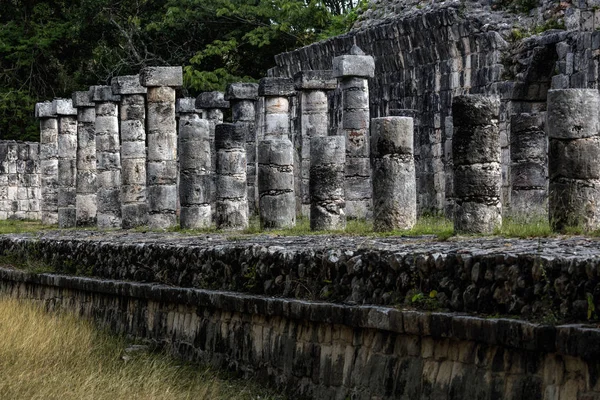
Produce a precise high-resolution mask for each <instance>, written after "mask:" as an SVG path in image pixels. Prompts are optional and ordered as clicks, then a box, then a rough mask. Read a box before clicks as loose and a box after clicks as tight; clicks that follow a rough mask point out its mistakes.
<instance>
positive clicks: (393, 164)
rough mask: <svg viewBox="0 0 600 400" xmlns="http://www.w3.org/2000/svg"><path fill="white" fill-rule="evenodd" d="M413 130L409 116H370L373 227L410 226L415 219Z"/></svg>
mask: <svg viewBox="0 0 600 400" xmlns="http://www.w3.org/2000/svg"><path fill="white" fill-rule="evenodd" d="M413 130H414V128H413V119H412V118H410V117H383V118H374V119H372V120H371V168H372V170H373V177H372V179H373V228H374V229H375V231H379V232H382V231H391V230H396V229H411V228H412V227H413V226H414V225H415V223H416V222H417V190H416V178H415V161H414V156H413Z"/></svg>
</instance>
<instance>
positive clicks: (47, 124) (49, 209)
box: [7, 102, 58, 225]
mask: <svg viewBox="0 0 600 400" xmlns="http://www.w3.org/2000/svg"><path fill="white" fill-rule="evenodd" d="M35 114H36V117H37V118H39V119H40V169H41V196H42V197H41V211H42V223H43V224H45V225H54V224H57V223H58V118H57V116H56V114H54V113H53V112H52V103H51V102H44V103H37V104H36V107H35ZM8 172H10V170H9V171H8ZM15 172H16V169H15ZM10 200H11V199H10V196H9V197H8V198H7V201H10Z"/></svg>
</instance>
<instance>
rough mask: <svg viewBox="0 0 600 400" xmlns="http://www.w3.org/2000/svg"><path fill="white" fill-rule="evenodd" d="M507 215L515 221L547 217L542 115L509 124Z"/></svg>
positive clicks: (521, 117)
mask: <svg viewBox="0 0 600 400" xmlns="http://www.w3.org/2000/svg"><path fill="white" fill-rule="evenodd" d="M510 160H511V165H510V180H511V195H510V215H511V216H512V217H514V218H517V219H518V220H519V221H523V222H526V221H529V220H531V219H539V218H540V217H543V218H544V219H545V218H546V216H547V215H548V191H547V188H548V167H547V166H548V136H547V135H546V132H544V117H543V115H542V114H516V115H513V116H512V117H511V120H510Z"/></svg>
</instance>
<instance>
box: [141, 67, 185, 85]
mask: <svg viewBox="0 0 600 400" xmlns="http://www.w3.org/2000/svg"><path fill="white" fill-rule="evenodd" d="M140 84H141V85H142V86H146V87H158V86H170V87H176V88H177V87H181V86H183V69H182V68H181V67H147V68H144V69H142V70H141V71H140Z"/></svg>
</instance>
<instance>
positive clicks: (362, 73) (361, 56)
mask: <svg viewBox="0 0 600 400" xmlns="http://www.w3.org/2000/svg"><path fill="white" fill-rule="evenodd" d="M333 76H334V77H335V78H343V77H351V76H356V77H361V78H373V77H374V76H375V59H374V58H373V57H372V56H367V55H365V53H364V52H363V51H362V50H361V49H360V48H359V47H358V46H353V47H352V49H351V50H350V54H345V55H343V56H339V57H335V58H334V59H333Z"/></svg>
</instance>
